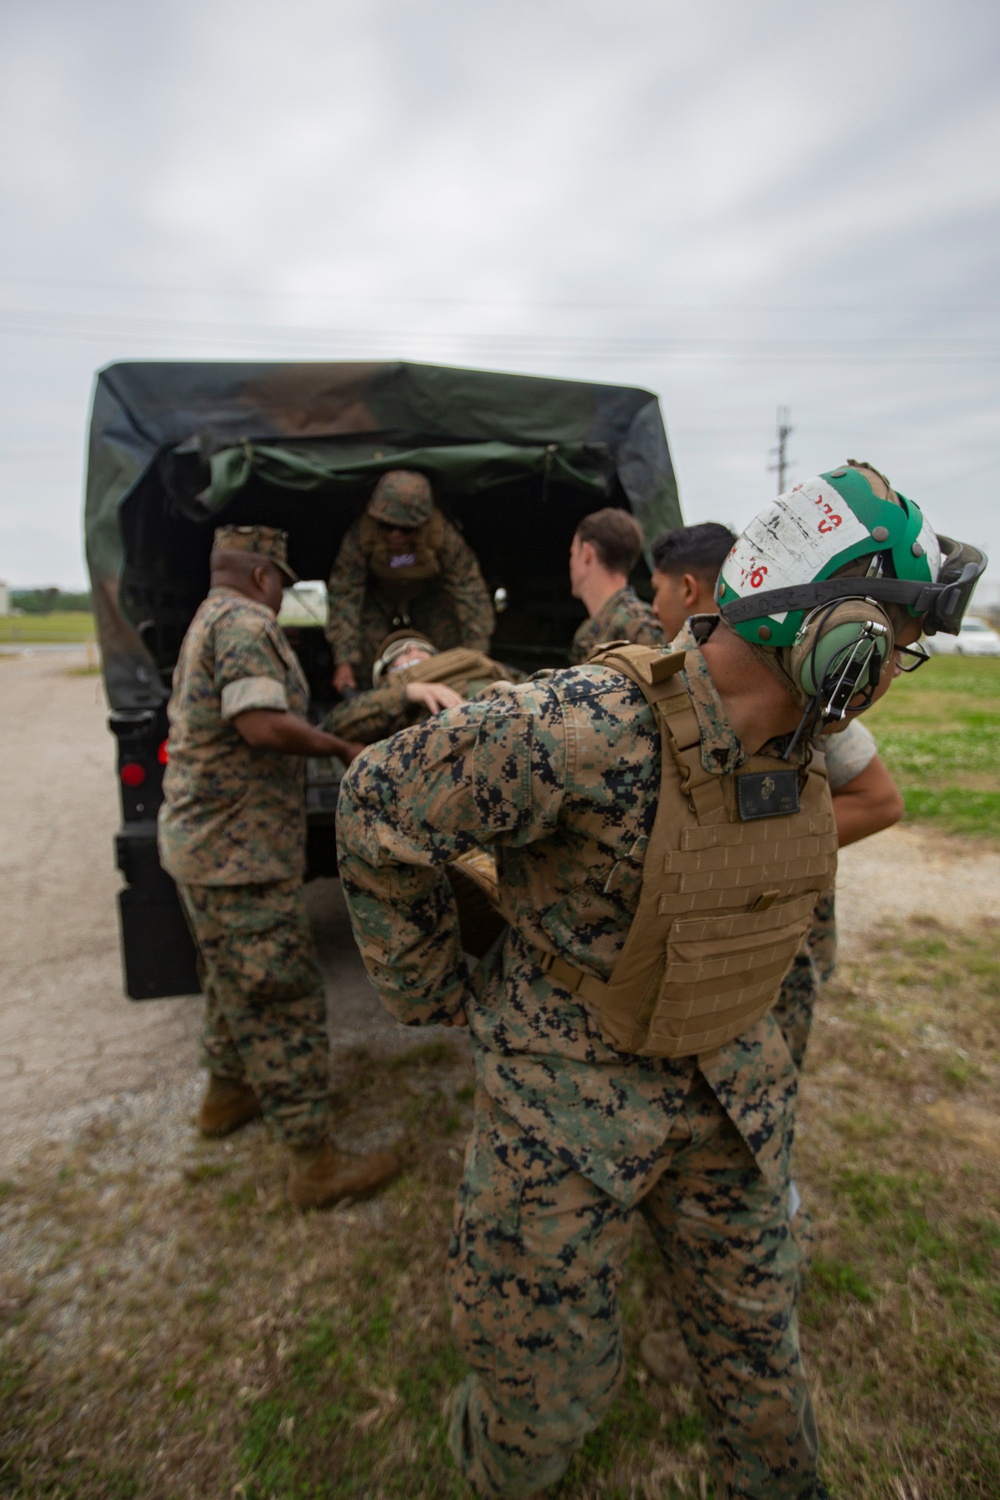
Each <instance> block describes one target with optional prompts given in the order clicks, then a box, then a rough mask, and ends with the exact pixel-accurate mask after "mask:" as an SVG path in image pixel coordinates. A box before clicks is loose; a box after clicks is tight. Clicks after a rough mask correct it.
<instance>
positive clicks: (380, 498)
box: [368, 469, 434, 526]
mask: <svg viewBox="0 0 1000 1500" xmlns="http://www.w3.org/2000/svg"><path fill="white" fill-rule="evenodd" d="M433 509H434V492H433V491H432V489H431V484H430V480H429V479H428V478H427V476H426V475H425V474H418V473H417V472H416V470H414V469H390V470H389V472H388V473H387V474H383V475H382V478H381V479H380V480H379V482H378V484H377V485H376V486H375V488H374V489H373V490H372V495H371V499H370V500H369V501H368V514H369V515H370V516H373V517H374V518H375V520H376V521H384V522H385V524H386V525H387V526H425V525H426V524H427V522H428V521H429V520H430V518H431V511H432V510H433Z"/></svg>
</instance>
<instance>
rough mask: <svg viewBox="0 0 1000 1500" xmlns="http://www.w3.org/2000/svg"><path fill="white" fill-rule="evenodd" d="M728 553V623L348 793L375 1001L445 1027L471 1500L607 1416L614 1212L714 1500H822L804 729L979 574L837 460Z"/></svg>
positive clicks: (615, 1344) (972, 560)
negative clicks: (456, 1077) (451, 1076)
mask: <svg viewBox="0 0 1000 1500" xmlns="http://www.w3.org/2000/svg"><path fill="white" fill-rule="evenodd" d="M833 514H836V515H837V516H838V518H839V519H838V524H837V527H836V528H833V527H832V526H831V524H830V517H831V515H833ZM823 523H826V524H823ZM803 528H804V529H805V532H806V534H807V536H808V537H809V539H810V546H809V548H808V549H802V548H801V547H798V545H797V540H796V539H797V538H799V537H800V536H801V534H802V531H803ZM834 530H835V531H836V535H835V536H833V537H832V538H831V535H830V533H831V531H834ZM918 548H919V551H918V550H917V549H918ZM731 561H732V567H733V571H730V564H729V563H727V565H726V569H725V570H724V580H725V586H726V591H725V593H724V595H723V599H722V603H723V617H722V619H719V618H718V617H711V618H708V619H701V618H697V619H695V620H694V621H693V622H692V625H691V628H690V629H689V631H688V632H687V633H686V634H684V635H682V637H681V638H680V639H679V640H677V641H675V642H674V643H673V646H674V650H673V651H670V652H668V651H662V650H661V651H657V650H655V649H647V648H642V647H625V648H620V649H613V650H612V651H611V652H610V654H608V655H607V656H606V657H605V658H603V659H601V660H597V661H591V662H588V663H586V664H584V665H582V666H577V667H573V668H570V669H568V670H565V671H561V672H554V673H550V674H542V675H541V676H539V677H536V678H533V679H532V680H531V681H530V682H527V683H525V684H523V685H520V686H507V685H504V684H498V685H495V686H493V687H491V688H490V689H488V690H487V692H486V693H485V694H484V695H482V696H481V697H480V698H478V699H477V700H475V701H474V702H471V703H468V704H463V705H461V706H459V707H456V708H452V709H448V710H446V711H445V712H444V713H440V714H437V715H435V716H434V717H433V718H431V719H429V720H427V722H426V723H424V724H420V725H416V726H413V727H411V728H408V729H405V730H403V731H402V732H401V733H400V734H398V735H395V736H393V737H392V738H390V739H388V740H384V741H382V742H381V743H379V744H378V745H375V746H372V747H371V748H370V749H369V750H367V751H365V752H363V753H362V754H361V755H360V756H359V757H358V758H357V760H356V761H355V762H354V763H353V764H352V766H351V767H350V769H349V770H348V773H347V776H346V777H345V780H344V783H343V786H342V791H341V804H340V809H339V812H338V830H339V851H340V871H341V878H342V882H343V887H344V891H345V895H346V898H347V901H348V905H349V909H350V912H351V919H352V923H353V925H354V930H355V935H356V938H357V940H358V944H359V948H360V950H361V953H362V956H363V958H364V961H365V964H366V967H367V969H368V972H369V975H370V976H371V978H372V981H373V983H374V984H375V986H376V988H377V989H378V991H379V993H380V995H381V996H382V998H383V1000H384V1001H385V1003H386V1005H387V1006H388V1007H389V1009H390V1010H391V1011H392V1012H393V1014H394V1015H395V1016H396V1017H397V1018H398V1019H399V1020H401V1021H404V1022H406V1023H407V1024H412V1025H420V1024H424V1023H427V1022H452V1023H454V1022H456V1021H460V1020H462V1019H463V1018H467V1020H468V1023H469V1027H470V1031H471V1037H472V1044H473V1052H474V1057H475V1062H476V1070H477V1081H478V1090H477V1096H476V1107H475V1118H474V1124H473V1135H472V1139H471V1141H470V1144H469V1148H468V1150H467V1153H466V1163H465V1175H464V1180H463V1184H462V1188H461V1193H460V1199H459V1208H458V1213H457V1217H456V1227H455V1233H454V1237H453V1242H452V1247H451V1294H452V1306H453V1329H454V1332H455V1336H456V1338H457V1340H458V1342H459V1345H460V1347H461V1349H462V1352H463V1353H464V1355H465V1357H466V1359H467V1361H468V1364H469V1366H470V1371H471V1373H470V1374H469V1375H468V1377H467V1378H466V1379H465V1380H464V1381H463V1382H462V1383H461V1384H460V1386H459V1387H458V1388H457V1390H456V1391H455V1392H454V1393H453V1396H452V1399H451V1405H450V1432H449V1441H450V1444H451V1448H452V1452H453V1454H454V1455H455V1458H456V1461H457V1463H458V1464H459V1467H460V1468H461V1470H462V1472H463V1473H464V1474H465V1476H466V1477H467V1479H468V1480H469V1482H470V1483H471V1484H472V1486H473V1487H474V1489H475V1490H476V1491H477V1493H479V1494H480V1495H483V1496H514V1495H524V1494H528V1493H531V1492H533V1491H537V1490H541V1489H543V1488H545V1487H547V1486H549V1485H552V1484H555V1483H556V1482H558V1480H559V1479H560V1477H561V1476H562V1474H563V1473H564V1472H565V1470H566V1467H567V1465H568V1463H569V1461H570V1458H571V1456H572V1454H573V1453H574V1451H576V1449H577V1448H578V1447H579V1444H580V1442H581V1441H582V1439H583V1437H584V1435H585V1434H586V1433H587V1432H588V1431H590V1430H591V1429H592V1428H593V1427H595V1426H596V1425H597V1423H598V1422H599V1421H600V1420H601V1418H602V1417H603V1415H604V1414H605V1413H606V1411H607V1410H608V1408H609V1406H610V1403H611V1401H612V1399H613V1397H614V1394H615V1391H616V1389H617V1387H618V1384H619V1382H620V1379H621V1373H622V1340H621V1318H620V1312H619V1308H618V1299H617V1289H618V1285H619V1283H620V1280H621V1277H622V1275H623V1273H624V1269H625V1262H626V1257H627V1251H628V1241H629V1230H630V1222H631V1219H632V1216H633V1215H634V1214H635V1213H636V1212H639V1213H642V1214H643V1216H644V1217H645V1218H646V1219H647V1221H648V1223H649V1224H650V1226H651V1229H652V1232H653V1234H654V1236H655V1238H656V1241H657V1243H658V1245H659V1246H660V1249H661V1251H662V1252H663V1254H664V1258H665V1262H666V1267H667V1272H668V1276H669V1278H670V1284H671V1289H672V1292H673V1296H674V1302H675V1308H676V1311H677V1314H678V1319H679V1323H680V1326H681V1329H682V1332H683V1335H684V1338H685V1341H686V1343H687V1346H688V1348H689V1350H690V1352H691V1355H692V1358H693V1359H694V1360H695V1362H696V1364H697V1365H698V1368H699V1373H700V1378H701V1383H702V1386H703V1389H704V1390H705V1392H706V1396H707V1400H708V1402H709V1408H710V1425H709V1439H708V1441H709V1447H710V1454H711V1462H712V1468H713V1473H714V1476H715V1482H716V1489H717V1492H718V1493H719V1494H720V1495H739V1496H740V1497H742V1500H750V1497H758V1500H808V1497H810V1496H814V1495H815V1496H818V1495H821V1494H822V1493H823V1491H822V1486H821V1484H820V1482H819V1480H818V1477H817V1472H816V1432H815V1423H814V1419H813V1413H812V1406H811V1402H810V1398H809V1393H808V1388H807V1385H806V1380H805V1374H804V1371H803V1367H802V1361H801V1356H800V1352H799V1347H798V1333H797V1325H796V1321H795V1313H794V1309H795V1296H796V1287H797V1282H798V1273H799V1252H798V1249H797V1246H796V1243H795V1239H794V1236H793V1235H792V1233H791V1231H790V1228H789V1170H788V1169H789V1156H790V1151H791V1144H792V1135H793V1127H794V1104H795V1095H796V1087H797V1072H796V1069H795V1067H794V1065H793V1063H792V1061H791V1059H790V1057H789V1054H788V1051H787V1048H786V1047H785V1045H784V1042H783V1040H782V1038H781V1034H780V1031H779V1029H778V1027H777V1023H776V1022H775V1020H774V1018H773V1016H772V1015H771V1014H770V1006H771V1005H772V1003H773V1001H774V998H775V995H776V992H777V989H778V986H779V984H780V982H781V979H782V976H783V974H784V973H785V971H786V969H787V967H788V964H789V962H790V960H791V958H792V957H793V955H794V953H795V951H796V949H797V947H798V945H799V943H800V941H801V939H802V937H803V935H804V934H805V931H806V930H807V927H808V924H809V922H810V920H811V916H812V911H813V908H814V905H815V900H816V897H817V896H818V895H819V894H820V892H821V891H823V890H825V889H827V888H828V887H829V885H830V884H831V881H832V875H833V865H834V860H835V853H836V833H835V829H834V823H833V813H832V807H831V804H830V799H829V794H828V792H827V790H826V785H825V777H824V774H823V771H822V767H821V766H820V764H819V757H813V756H811V754H810V752H809V750H808V747H807V741H808V738H809V737H810V736H812V735H814V734H818V733H822V732H824V731H825V730H826V729H827V728H829V727H831V726H833V725H835V724H840V723H845V722H849V720H850V719H851V718H852V717H853V716H854V715H855V714H856V713H858V712H860V711H862V710H863V709H864V708H866V707H867V706H868V705H869V704H870V703H872V702H874V701H875V700H876V698H877V697H879V696H880V695H881V694H882V693H883V692H885V691H886V690H887V688H888V687H889V686H890V684H891V681H892V679H893V676H894V675H895V673H896V671H897V670H898V669H901V668H902V666H903V665H904V662H905V661H906V653H907V652H908V651H910V650H911V649H912V643H914V642H915V641H916V640H917V638H918V637H919V634H920V631H921V627H922V625H924V624H927V625H928V627H929V628H934V626H935V625H938V626H939V627H941V628H946V629H957V623H958V620H960V618H961V614H962V611H963V610H964V607H965V604H966V603H967V600H968V593H969V591H970V590H971V585H972V582H974V579H975V577H976V576H977V573H978V571H981V569H982V561H983V560H982V559H981V558H977V557H976V556H974V555H973V554H972V553H971V551H968V550H967V551H966V552H965V553H963V550H962V549H961V548H960V547H958V546H957V545H955V544H948V543H946V542H945V543H939V542H938V540H937V539H936V538H935V537H934V534H933V532H932V531H931V529H930V527H929V526H928V525H926V523H925V522H924V521H923V518H922V516H921V514H920V511H919V509H918V507H916V506H915V505H914V504H913V503H912V502H910V501H908V500H906V499H905V498H904V497H902V496H897V495H896V494H894V493H893V492H892V491H891V490H890V488H889V486H888V484H887V483H886V482H885V481H884V480H883V479H882V478H881V476H879V475H878V474H877V473H876V472H875V471H874V470H871V469H870V468H868V467H861V468H859V467H857V466H855V467H850V466H845V468H844V469H842V470H835V471H832V472H831V473H828V474H825V475H819V476H816V478H815V479H814V480H812V481H808V482H807V483H805V484H804V485H800V486H796V487H795V489H794V490H793V491H792V492H790V493H789V494H787V495H785V496H783V497H782V498H781V500H780V501H779V502H778V503H777V505H776V506H771V507H768V509H767V511H766V512H764V513H762V515H761V516H759V517H757V518H756V519H755V521H754V522H753V523H751V525H750V526H749V527H747V529H746V530H745V531H744V533H743V534H742V535H741V537H740V538H739V540H738V542H737V545H736V547H735V548H734V549H733V553H732V554H731ZM845 567H846V569H847V570H848V572H851V570H853V576H849V577H848V576H846V575H845V571H844V570H845ZM762 568H766V569H767V570H768V571H767V573H766V574H764V575H762V574H761V569H762ZM761 576H764V577H768V578H769V579H771V580H777V581H778V582H780V584H781V592H780V594H779V598H780V600H781V602H780V604H775V605H774V607H775V609H776V610H777V611H778V614H771V613H769V610H768V606H769V605H770V604H772V603H773V602H774V601H773V600H771V599H768V598H767V597H766V595H764V591H763V589H758V587H757V586H756V585H755V582H754V580H755V579H756V578H759V577H761ZM887 585H891V586H890V587H888V588H887ZM876 589H877V591H878V592H875V590H876ZM786 590H791V595H790V596H789V594H788V592H786ZM873 592H874V593H875V598H876V599H878V598H880V597H881V599H883V600H884V604H880V603H873V602H872V595H873ZM762 595H763V597H761V596H762ZM831 604H833V605H834V606H835V607H834V608H833V609H830V607H829V606H830V605H831ZM741 605H745V608H744V609H742V610H741V609H740V608H739V606H741ZM734 606H735V607H734ZM727 612H728V618H727ZM779 615H782V616H783V618H779ZM762 632H766V633H762ZM475 849H486V850H488V851H492V852H494V853H495V855H496V860H497V869H498V879H499V895H500V900H501V903H502V904H503V906H504V909H505V912H506V914H507V916H508V926H507V928H506V930H505V932H504V934H503V935H502V936H501V937H500V938H499V939H498V941H497V942H496V943H495V944H494V945H493V947H491V948H490V950H489V951H488V952H487V953H486V955H485V957H484V958H483V960H482V961H481V963H480V965H479V967H478V972H476V973H471V972H470V970H469V967H468V964H467V961H466V958H465V956H464V954H463V952H462V948H461V943H460V939H459V932H458V919H457V912H456V907H455V902H454V899H453V896H452V891H451V886H450V884H449V882H448V877H447V873H446V868H447V865H448V863H449V862H450V861H452V860H454V859H455V858H456V857H459V856H462V855H464V854H466V853H468V852H469V851H471V850H475ZM637 918H638V920H637ZM651 931H652V932H655V934H656V941H655V942H653V943H650V942H649V941H648V936H649V933H650V932H651Z"/></svg>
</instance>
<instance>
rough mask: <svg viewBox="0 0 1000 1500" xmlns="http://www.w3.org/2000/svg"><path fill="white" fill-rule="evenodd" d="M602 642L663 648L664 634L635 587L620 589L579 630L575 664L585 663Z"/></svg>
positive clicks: (573, 650) (575, 640)
mask: <svg viewBox="0 0 1000 1500" xmlns="http://www.w3.org/2000/svg"><path fill="white" fill-rule="evenodd" d="M602 641H628V642H629V644H630V645H632V646H662V645H663V644H664V640H663V631H662V630H661V629H660V622H659V621H658V620H657V618H656V616H655V615H654V614H653V611H652V610H651V609H650V607H649V605H648V604H645V603H644V602H643V600H641V599H640V598H639V596H638V594H637V593H636V592H635V590H634V589H633V588H632V587H631V585H626V587H625V588H623V589H619V590H618V592H617V593H616V594H612V595H611V598H610V599H606V600H605V602H604V603H603V604H602V605H601V607H600V609H599V610H598V611H597V613H596V615H591V616H590V618H589V619H587V620H584V622H583V624H582V625H580V626H579V627H578V628H577V632H576V634H575V635H574V637H573V644H572V646H571V647H570V649H569V659H570V661H571V662H581V661H583V660H584V659H585V658H586V657H588V656H589V655H590V653H591V651H593V650H594V649H595V647H597V646H599V645H600V644H601V643H602Z"/></svg>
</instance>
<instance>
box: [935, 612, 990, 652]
mask: <svg viewBox="0 0 1000 1500" xmlns="http://www.w3.org/2000/svg"><path fill="white" fill-rule="evenodd" d="M924 645H925V646H926V647H927V649H928V651H930V653H931V655H932V656H1000V635H998V634H997V632H996V631H995V630H994V629H993V627H992V625H987V623H986V621H985V620H977V619H975V618H974V617H971V618H966V619H964V620H963V621H962V623H961V625H960V627H959V631H958V635H932V636H928V637H927V638H926V639H925V641H924Z"/></svg>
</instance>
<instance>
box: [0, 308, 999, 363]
mask: <svg viewBox="0 0 1000 1500" xmlns="http://www.w3.org/2000/svg"><path fill="white" fill-rule="evenodd" d="M0 333H7V334H9V335H12V336H16V337H26V338H86V339H94V338H99V339H120V340H129V339H137V338H138V339H143V340H147V341H157V342H166V343H190V342H191V341H192V340H201V341H204V342H215V343H220V342H221V343H224V344H228V345H232V344H237V345H243V346H247V345H252V346H255V347H258V348H259V347H260V346H261V345H266V344H271V345H273V344H275V343H277V344H280V345H282V347H288V346H293V347H294V349H295V351H296V352H311V353H314V354H322V355H324V356H325V357H327V358H329V357H331V353H332V351H333V350H336V355H337V357H338V358H347V357H353V358H360V359H371V358H373V357H376V356H379V355H381V356H383V357H387V358H393V357H396V358H398V357H400V345H408V346H411V347H412V346H413V345H414V344H417V345H419V346H420V347H421V349H422V350H423V351H424V357H429V356H432V357H433V356H436V357H438V358H467V357H470V356H478V357H480V358H482V357H491V356H492V357H499V358H516V357H524V356H534V357H546V358H560V357H572V358H576V359H587V360H592V361H600V360H629V361H635V360H659V361H663V360H666V361H672V362H681V363H692V362H701V363H705V362H718V361H720V360H721V361H725V362H728V363H737V364H738V363H758V364H759V363H782V364H785V363H789V362H796V363H807V364H824V363H826V364H870V365H871V364H898V363H906V364H953V363H961V362H970V363H988V362H991V361H995V360H996V359H997V358H998V357H1000V340H990V339H962V338H953V339H929V338H923V339H920V338H895V339H892V338H885V337H879V338H870V339H857V338H849V337H845V338H837V339H809V338H807V339H788V338H715V337H713V338H697V337H684V338H678V337H671V336H667V335H653V336H649V335H630V334H613V335H603V334H560V333H552V332H547V333H541V334H526V333H511V334H506V333H501V332H483V331H478V332H464V331H461V330H445V331H442V330H440V329H417V328H411V329H405V330H404V329H371V328H368V329H365V328H304V327H301V326H300V325H294V324H292V325H288V324H286V325H281V324H256V325H255V324H248V323H242V322H241V323H219V322H207V321H197V320H180V319H173V318H172V319H165V318H164V319H150V318H136V319H133V318H128V317H124V318H122V317H118V318H114V317H112V318H108V317H105V316H104V315H99V314H98V315H95V314H89V313H78V314H70V313H50V312H43V311H27V312H25V311H18V310H16V309H9V308H8V309H2V308H0Z"/></svg>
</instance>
